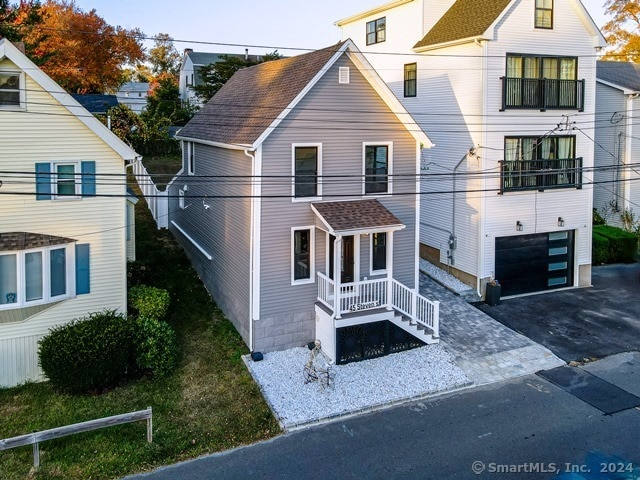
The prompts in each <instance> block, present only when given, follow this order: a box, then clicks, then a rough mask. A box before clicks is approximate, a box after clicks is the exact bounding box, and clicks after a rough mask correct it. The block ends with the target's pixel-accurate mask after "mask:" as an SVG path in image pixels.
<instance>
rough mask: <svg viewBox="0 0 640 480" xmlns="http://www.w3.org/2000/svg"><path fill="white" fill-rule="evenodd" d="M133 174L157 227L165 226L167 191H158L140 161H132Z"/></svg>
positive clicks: (167, 206) (167, 209) (167, 210)
mask: <svg viewBox="0 0 640 480" xmlns="http://www.w3.org/2000/svg"><path fill="white" fill-rule="evenodd" d="M133 174H134V175H135V177H136V182H138V186H139V187H140V190H142V195H143V196H144V199H145V200H146V201H147V205H149V210H151V215H153V219H154V220H155V221H156V224H157V225H158V229H160V228H167V226H168V218H169V196H168V192H167V191H164V192H162V191H160V190H158V187H156V185H155V184H154V183H153V180H151V175H149V172H147V169H146V168H144V165H143V164H142V162H141V161H137V162H134V163H133Z"/></svg>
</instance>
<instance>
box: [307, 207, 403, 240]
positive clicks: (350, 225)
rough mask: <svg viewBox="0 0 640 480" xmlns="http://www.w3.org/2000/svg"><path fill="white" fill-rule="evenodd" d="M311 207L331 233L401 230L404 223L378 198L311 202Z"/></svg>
mask: <svg viewBox="0 0 640 480" xmlns="http://www.w3.org/2000/svg"><path fill="white" fill-rule="evenodd" d="M311 209H312V210H313V212H314V213H315V214H316V215H317V216H318V218H319V219H320V220H321V222H322V223H323V224H324V225H325V226H326V229H327V231H328V232H329V233H331V234H332V235H351V234H354V233H365V232H370V231H375V230H401V229H403V228H405V225H404V224H403V223H402V222H401V221H400V220H398V218H397V217H396V216H395V215H394V214H393V213H391V212H390V211H389V210H387V209H386V208H385V207H384V206H383V205H382V204H381V203H380V202H379V201H378V200H376V199H367V200H354V201H343V202H318V203H312V204H311Z"/></svg>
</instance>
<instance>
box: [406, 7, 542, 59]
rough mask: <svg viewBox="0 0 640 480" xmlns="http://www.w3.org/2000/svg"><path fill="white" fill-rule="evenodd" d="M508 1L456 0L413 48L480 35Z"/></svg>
mask: <svg viewBox="0 0 640 480" xmlns="http://www.w3.org/2000/svg"><path fill="white" fill-rule="evenodd" d="M510 2H511V0H458V1H457V2H456V3H454V4H453V5H452V6H451V8H450V9H449V10H447V12H446V13H445V14H444V15H443V16H442V17H441V18H440V20H438V22H437V23H436V24H435V25H434V26H433V28H431V30H429V31H428V32H427V34H426V35H425V36H424V37H423V38H422V40H420V41H419V42H418V43H416V44H415V45H414V47H413V48H421V47H427V46H431V45H438V44H441V43H447V42H454V41H456V40H462V39H465V38H473V37H477V36H480V35H482V34H483V33H484V32H485V31H486V30H487V28H489V27H490V26H491V24H492V23H493V22H494V21H495V20H496V19H497V18H498V17H499V16H500V14H501V13H502V12H503V11H504V9H505V8H507V5H509V3H510ZM532 15H533V13H532Z"/></svg>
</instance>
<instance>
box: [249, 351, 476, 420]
mask: <svg viewBox="0 0 640 480" xmlns="http://www.w3.org/2000/svg"><path fill="white" fill-rule="evenodd" d="M309 353H310V351H309V349H307V348H304V347H299V348H292V349H289V350H284V351H279V352H272V353H266V354H264V360H262V361H260V362H254V361H252V360H251V358H250V357H249V356H245V357H244V360H245V363H246V364H247V367H248V368H249V371H250V372H251V374H252V375H253V378H254V379H255V381H256V382H257V383H258V385H260V388H261V389H262V393H263V395H264V397H265V399H266V400H267V402H268V403H269V405H270V406H271V409H272V410H273V412H274V414H275V415H276V417H277V418H278V420H279V421H280V424H281V425H282V426H283V427H284V428H285V429H286V428H291V427H295V426H300V425H303V424H306V423H311V422H317V421H319V420H322V419H327V418H331V417H336V416H340V415H347V414H350V413H354V412H358V411H362V410H367V409H371V408H373V407H380V406H384V405H388V404H393V403H396V402H400V401H402V400H408V399H411V398H416V397H420V396H424V395H428V394H433V393H436V392H442V391H445V390H451V389H454V388H457V387H462V386H464V385H468V384H469V383H470V381H469V379H468V378H467V377H466V376H465V374H464V373H463V372H462V370H460V368H458V366H457V365H455V364H454V363H453V360H452V357H451V355H450V354H449V353H448V352H447V351H446V350H445V349H444V347H442V346H440V345H427V346H425V347H421V348H416V349H413V350H408V351H405V352H400V353H394V354H391V355H387V356H386V357H380V358H375V359H372V360H366V361H363V362H354V363H349V364H347V365H331V367H330V369H331V372H332V374H333V375H334V382H333V385H332V386H331V387H327V388H323V387H322V386H321V385H320V384H319V383H318V382H312V383H308V384H305V383H304V378H303V368H304V365H305V364H306V363H307V361H308V360H309Z"/></svg>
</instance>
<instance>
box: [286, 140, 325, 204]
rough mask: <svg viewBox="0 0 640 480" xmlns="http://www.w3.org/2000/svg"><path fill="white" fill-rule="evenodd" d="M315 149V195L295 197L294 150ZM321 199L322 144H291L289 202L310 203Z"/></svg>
mask: <svg viewBox="0 0 640 480" xmlns="http://www.w3.org/2000/svg"><path fill="white" fill-rule="evenodd" d="M297 148H315V149H316V195H315V196H311V195H310V196H296V149H297ZM321 198H322V143H292V144H291V201H293V202H310V201H314V200H319V199H321Z"/></svg>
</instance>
